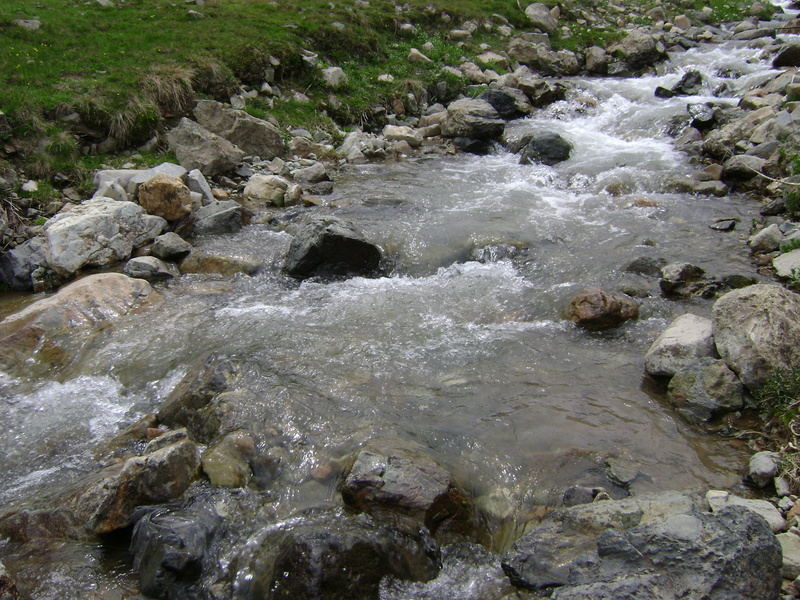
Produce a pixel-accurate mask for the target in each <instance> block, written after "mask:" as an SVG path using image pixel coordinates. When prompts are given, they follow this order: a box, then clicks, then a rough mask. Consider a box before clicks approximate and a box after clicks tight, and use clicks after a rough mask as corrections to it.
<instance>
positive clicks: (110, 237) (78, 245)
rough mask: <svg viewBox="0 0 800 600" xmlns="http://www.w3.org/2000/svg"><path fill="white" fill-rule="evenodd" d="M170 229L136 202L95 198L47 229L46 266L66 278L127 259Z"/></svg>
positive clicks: (45, 229)
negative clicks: (85, 270)
mask: <svg viewBox="0 0 800 600" xmlns="http://www.w3.org/2000/svg"><path fill="white" fill-rule="evenodd" d="M165 228H166V221H165V220H164V219H162V218H161V217H157V216H154V215H148V214H145V211H144V209H143V208H142V207H141V206H138V205H137V204H134V203H132V202H118V201H116V200H111V199H109V198H95V199H94V200H89V201H87V202H84V203H83V204H79V205H78V206H75V207H74V208H72V209H71V210H70V211H68V212H63V213H59V214H58V215H56V216H55V217H53V218H52V219H50V220H49V221H48V222H47V223H46V224H45V226H44V231H43V235H44V239H45V244H46V248H47V249H46V264H47V266H48V267H49V268H51V269H52V270H53V271H55V272H56V273H57V274H58V275H59V276H61V277H63V278H69V277H72V276H73V275H74V274H75V273H77V272H78V271H79V270H80V269H82V268H84V267H104V266H108V265H111V264H114V263H115V262H118V261H120V260H125V259H127V258H128V257H129V256H130V255H131V252H132V251H133V249H134V248H137V247H139V246H142V245H143V244H145V243H147V242H149V241H150V240H152V239H153V238H155V237H156V236H157V235H158V234H160V233H161V232H162V231H163V230H164V229H165Z"/></svg>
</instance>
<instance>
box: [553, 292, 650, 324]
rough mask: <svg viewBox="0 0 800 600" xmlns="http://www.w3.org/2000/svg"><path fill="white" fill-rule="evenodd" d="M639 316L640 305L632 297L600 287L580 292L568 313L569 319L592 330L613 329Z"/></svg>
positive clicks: (571, 303)
mask: <svg viewBox="0 0 800 600" xmlns="http://www.w3.org/2000/svg"><path fill="white" fill-rule="evenodd" d="M638 316H639V305H638V304H636V302H634V301H633V300H632V299H631V298H629V297H628V296H624V295H622V294H610V293H609V292H607V291H605V290H603V289H600V288H599V287H589V288H586V289H585V290H583V291H582V292H580V293H579V294H578V295H577V296H575V297H574V298H573V299H572V301H571V302H570V303H569V307H567V313H566V317H567V319H569V320H570V321H573V322H574V323H575V324H576V325H578V326H579V327H583V328H584V329H589V330H592V331H600V330H603V329H611V328H612V327H617V326H618V325H621V324H622V323H624V322H625V321H628V320H630V319H635V318H637V317H638Z"/></svg>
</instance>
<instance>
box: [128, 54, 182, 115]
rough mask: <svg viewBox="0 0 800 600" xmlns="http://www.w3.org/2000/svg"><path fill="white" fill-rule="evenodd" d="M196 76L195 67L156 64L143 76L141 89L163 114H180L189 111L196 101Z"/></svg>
mask: <svg viewBox="0 0 800 600" xmlns="http://www.w3.org/2000/svg"><path fill="white" fill-rule="evenodd" d="M194 76H195V71H194V69H192V68H191V67H188V66H185V65H178V64H165V65H156V66H154V67H152V68H151V69H150V71H148V72H147V73H146V74H145V75H144V76H143V77H142V79H141V89H142V91H143V93H144V95H145V96H146V97H147V98H149V99H151V100H152V101H153V102H154V103H155V104H156V105H157V106H158V107H159V109H160V110H161V113H162V115H163V116H165V117H174V116H179V115H182V114H185V113H187V112H188V111H189V109H191V107H192V105H193V103H194V95H195V94H194V88H193V87H192V81H193V79H194Z"/></svg>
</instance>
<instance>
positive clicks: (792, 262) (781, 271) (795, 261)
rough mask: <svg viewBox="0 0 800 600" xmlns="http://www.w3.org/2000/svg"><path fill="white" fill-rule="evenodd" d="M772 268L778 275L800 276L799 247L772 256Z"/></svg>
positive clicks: (786, 276)
mask: <svg viewBox="0 0 800 600" xmlns="http://www.w3.org/2000/svg"><path fill="white" fill-rule="evenodd" d="M772 268H773V269H775V274H776V275H777V276H778V277H784V278H787V279H788V278H790V277H792V278H793V277H799V278H800V248H798V249H797V250H792V251H791V252H787V253H785V254H781V255H780V256H776V257H775V258H773V259H772Z"/></svg>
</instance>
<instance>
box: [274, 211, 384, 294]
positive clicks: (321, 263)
mask: <svg viewBox="0 0 800 600" xmlns="http://www.w3.org/2000/svg"><path fill="white" fill-rule="evenodd" d="M380 261H381V251H380V249H378V247H377V246H375V245H374V244H371V243H370V242H368V241H366V240H365V239H364V236H363V234H362V233H361V232H360V231H358V230H357V229H355V227H354V226H353V225H352V224H350V223H347V222H345V221H342V220H340V219H336V218H322V219H318V220H315V221H312V222H310V223H307V224H306V225H305V226H304V227H303V228H302V229H301V230H300V231H298V232H297V234H296V235H295V237H294V239H293V240H292V244H291V246H290V247H289V252H288V253H287V255H286V259H285V262H284V267H283V269H284V271H286V273H287V274H289V275H290V276H292V277H297V278H301V279H302V278H306V277H312V276H353V275H361V276H369V275H375V274H378V273H379V272H380Z"/></svg>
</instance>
